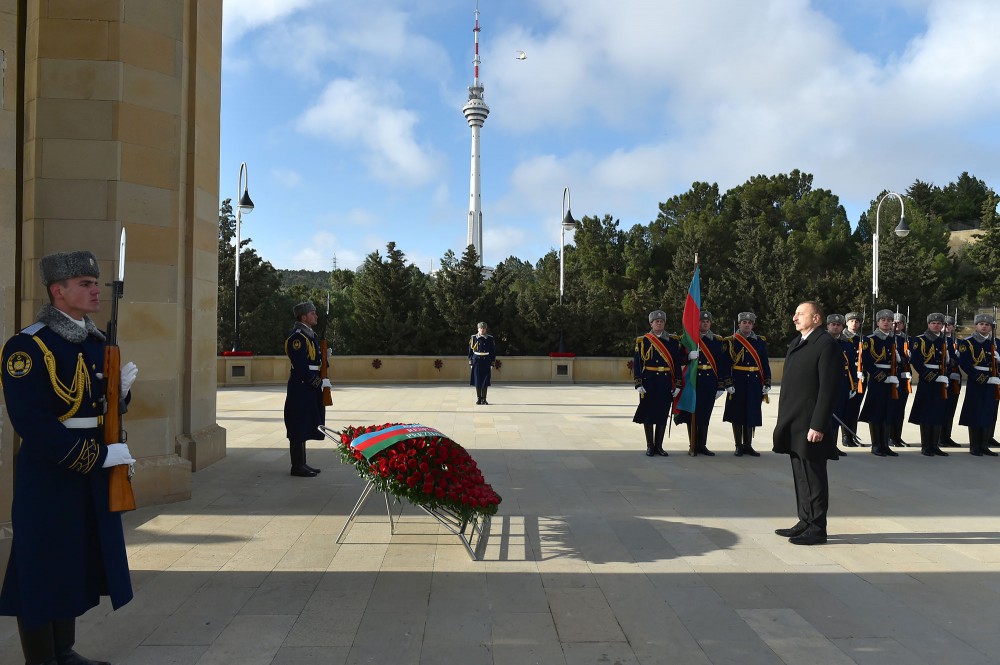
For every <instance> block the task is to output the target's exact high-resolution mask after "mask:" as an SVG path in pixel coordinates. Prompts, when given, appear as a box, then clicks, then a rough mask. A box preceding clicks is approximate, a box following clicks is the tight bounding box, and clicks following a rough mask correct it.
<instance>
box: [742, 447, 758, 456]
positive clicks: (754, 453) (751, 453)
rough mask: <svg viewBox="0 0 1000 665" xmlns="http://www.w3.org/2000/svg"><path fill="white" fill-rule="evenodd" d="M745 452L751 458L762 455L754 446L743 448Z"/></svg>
mask: <svg viewBox="0 0 1000 665" xmlns="http://www.w3.org/2000/svg"><path fill="white" fill-rule="evenodd" d="M743 452H744V453H746V454H747V455H749V456H750V457H760V453H758V452H757V451H756V450H754V449H753V447H752V446H743Z"/></svg>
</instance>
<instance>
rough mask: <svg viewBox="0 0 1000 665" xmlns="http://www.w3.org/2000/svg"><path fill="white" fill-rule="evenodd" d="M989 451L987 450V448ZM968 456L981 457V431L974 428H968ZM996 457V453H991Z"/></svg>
mask: <svg viewBox="0 0 1000 665" xmlns="http://www.w3.org/2000/svg"><path fill="white" fill-rule="evenodd" d="M987 450H989V448H987ZM990 452H993V451H990ZM969 454H970V455H973V456H975V457H982V456H983V439H982V434H981V430H980V429H978V428H976V427H970V428H969ZM993 454H994V455H996V453H993Z"/></svg>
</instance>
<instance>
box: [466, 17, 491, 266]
mask: <svg viewBox="0 0 1000 665" xmlns="http://www.w3.org/2000/svg"><path fill="white" fill-rule="evenodd" d="M472 35H473V42H474V44H475V56H474V57H473V59H472V85H471V86H469V101H468V102H466V104H465V106H463V107H462V113H463V114H465V120H466V121H467V122H468V123H469V127H470V128H471V129H472V168H471V174H470V184H469V236H468V238H469V240H468V242H467V243H466V246H468V245H472V246H473V247H475V248H476V254H478V255H479V267H482V265H483V201H482V182H481V178H480V173H479V130H481V129H482V128H483V124H485V123H486V116H488V115H489V114H490V107H489V106H487V105H486V102H484V101H483V84H482V83H481V82H480V81H479V62H480V61H479V0H476V22H475V25H474V27H473V28H472Z"/></svg>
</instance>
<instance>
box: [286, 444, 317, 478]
mask: <svg viewBox="0 0 1000 665" xmlns="http://www.w3.org/2000/svg"><path fill="white" fill-rule="evenodd" d="M288 452H289V454H290V456H291V458H292V472H291V475H293V476H298V477H299V478H314V477H315V476H316V472H315V471H312V470H311V469H309V467H307V466H306V442H305V441H289V443H288Z"/></svg>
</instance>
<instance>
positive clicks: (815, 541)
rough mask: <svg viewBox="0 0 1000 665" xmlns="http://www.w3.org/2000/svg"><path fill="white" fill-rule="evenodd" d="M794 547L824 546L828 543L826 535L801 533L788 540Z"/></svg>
mask: <svg viewBox="0 0 1000 665" xmlns="http://www.w3.org/2000/svg"><path fill="white" fill-rule="evenodd" d="M788 542H790V543H791V544H792V545H823V544H824V543H826V534H825V533H801V534H799V535H797V536H792V537H791V538H789V539H788Z"/></svg>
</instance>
